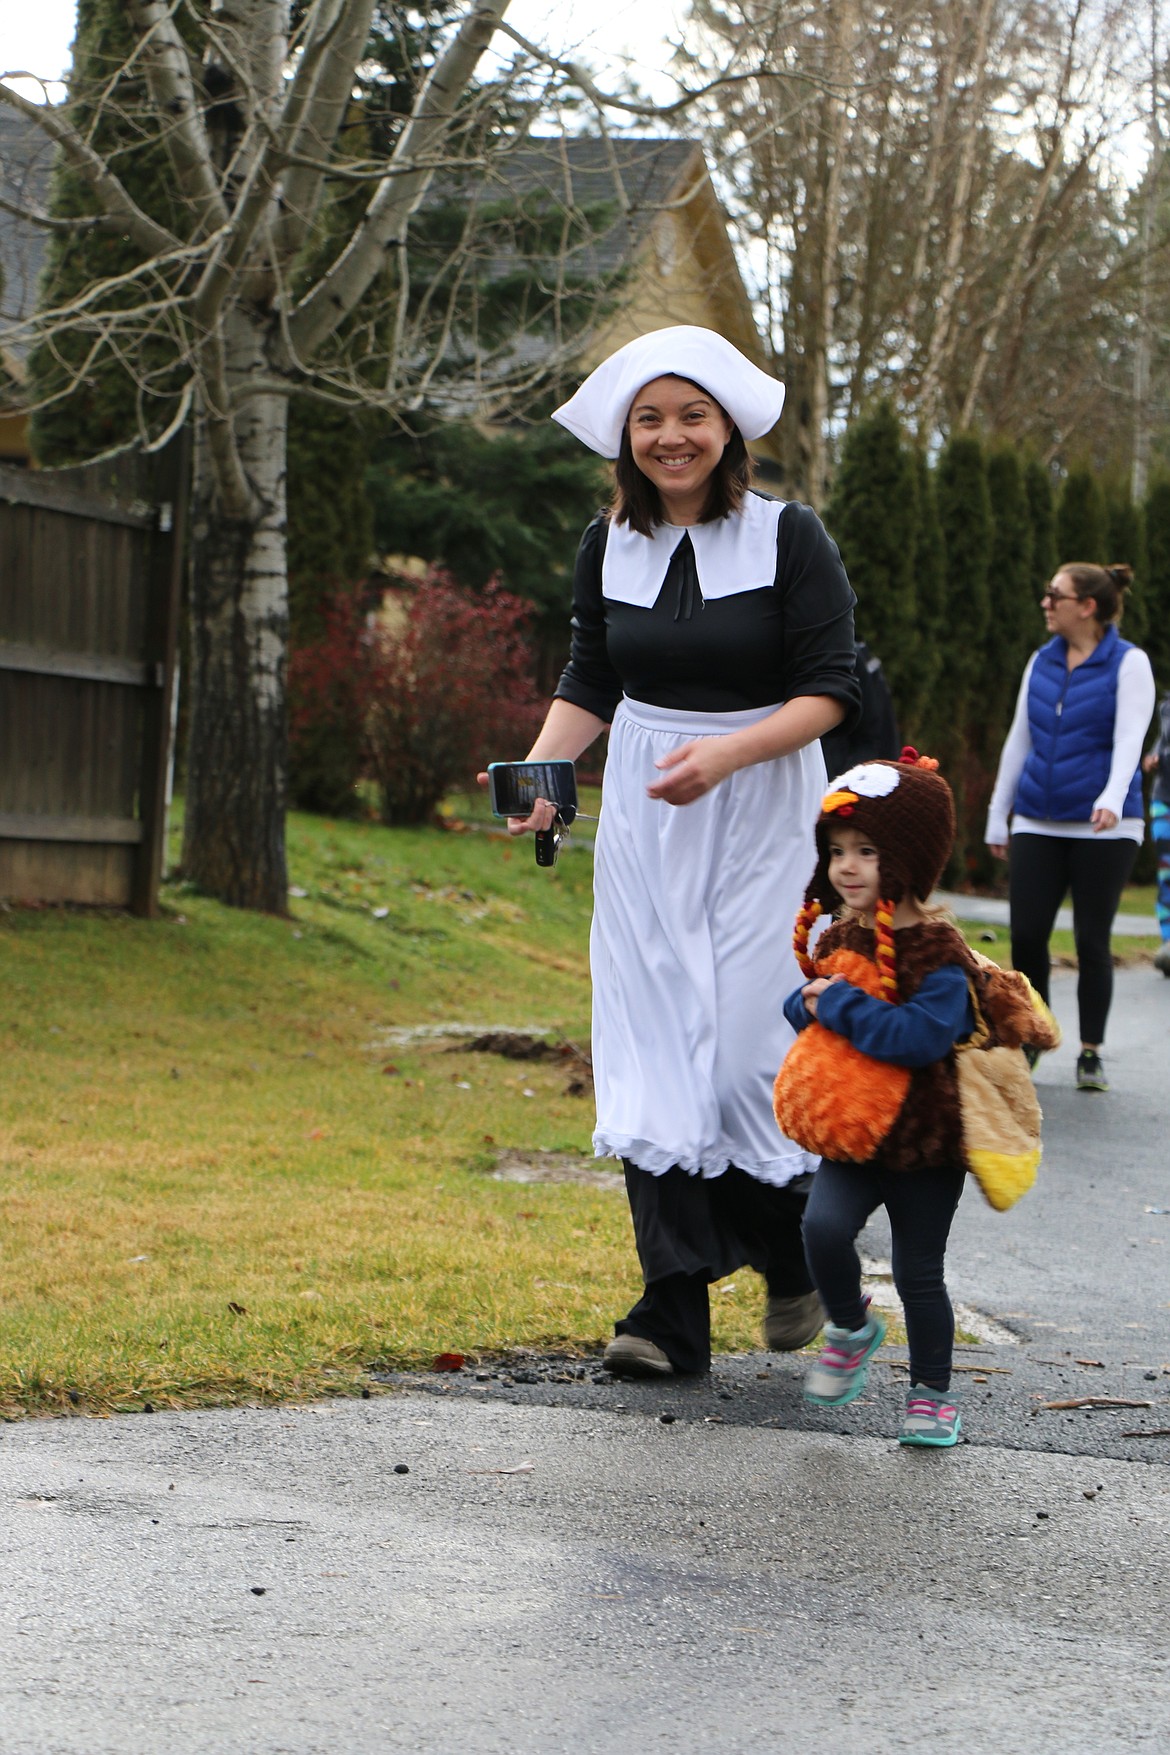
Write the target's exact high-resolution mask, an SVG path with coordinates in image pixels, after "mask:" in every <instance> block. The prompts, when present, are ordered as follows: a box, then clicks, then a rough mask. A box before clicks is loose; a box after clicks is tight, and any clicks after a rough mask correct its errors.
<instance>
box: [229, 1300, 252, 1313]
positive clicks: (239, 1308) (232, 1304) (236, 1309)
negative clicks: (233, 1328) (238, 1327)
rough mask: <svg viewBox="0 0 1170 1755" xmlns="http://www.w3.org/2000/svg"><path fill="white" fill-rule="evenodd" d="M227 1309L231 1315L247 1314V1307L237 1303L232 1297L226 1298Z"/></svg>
mask: <svg viewBox="0 0 1170 1755" xmlns="http://www.w3.org/2000/svg"><path fill="white" fill-rule="evenodd" d="M228 1309H229V1310H230V1311H231V1313H232V1315H233V1316H247V1314H248V1311H247V1307H246V1306H245V1305H243V1304H237V1303H236V1301H235V1299H234V1298H229V1299H228Z"/></svg>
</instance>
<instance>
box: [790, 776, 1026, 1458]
mask: <svg viewBox="0 0 1170 1755" xmlns="http://www.w3.org/2000/svg"><path fill="white" fill-rule="evenodd" d="M937 768H938V763H937V762H935V761H932V760H931V759H930V758H928V757H920V756H918V754H917V752H916V751H914V750H911V749H907V750H904V751H903V753H902V757H901V760H900V761H897V762H889V761H875V762H865V763H862V764H861V765H860V766H858V767H855V768H851V769H850V770H849V771H848V772H847V773H846V774H844V775H842V776H841V777H840V779H838V780H835V781H833V782H832V784H831V786H830V789H829V791H828V793H827V794H826V796H825V799H824V803H823V806H822V810H821V815H820V818H819V820H818V823H817V856H818V857H817V867H816V871H815V872H814V874H813V878H812V881H811V883H810V884H809V887H808V890H807V892H806V895H805V905H804V907H803V909H802V910H801V913H800V915H799V916H798V919H797V930H796V945H797V956H798V959H799V961H800V963H801V967H802V968H803V969H804V971H805V973H806V974H807V975H808V976H809V980H808V981H807V982H806V983H805V984H804V985H803V986H801V987H799V988H798V989H797V990H796V991H795V992H794V993H792V994H790V995H789V997H788V999H787V1001H786V1002H785V1006H784V1013H785V1016H786V1017H787V1019H788V1021H789V1023H790V1024H792V1025H793V1027H794V1028H795V1029H796V1030H797V1031H798V1033H799V1034H798V1038H797V1042H796V1044H795V1046H794V1047H793V1048H792V1049H791V1050H790V1051H789V1054H788V1057H787V1059H786V1060H785V1062H784V1065H783V1067H782V1068H781V1071H780V1074H779V1076H778V1078H777V1080H776V1093H775V1106H776V1116H777V1120H778V1121H779V1123H780V1126H781V1127H782V1128H783V1130H784V1132H785V1133H786V1134H788V1135H789V1136H790V1137H791V1138H792V1139H795V1140H797V1141H798V1142H799V1143H800V1144H801V1145H802V1146H804V1147H805V1148H806V1149H807V1150H809V1151H813V1152H819V1153H821V1155H822V1162H821V1166H820V1168H819V1169H818V1171H817V1173H816V1177H815V1179H814V1183H813V1192H812V1195H811V1196H810V1198H809V1203H808V1207H807V1210H806V1213H805V1219H804V1243H805V1253H806V1255H807V1257H808V1264H809V1268H810V1271H811V1273H812V1277H813V1279H814V1281H815V1283H816V1287H817V1290H818V1291H819V1293H820V1295H821V1299H822V1302H823V1303H824V1305H825V1307H826V1309H827V1310H828V1312H829V1316H830V1322H829V1325H828V1327H827V1328H826V1331H825V1340H824V1346H823V1350H822V1352H821V1354H820V1357H819V1358H818V1360H817V1362H816V1364H815V1365H814V1366H813V1368H812V1370H811V1371H810V1373H809V1376H808V1378H807V1380H806V1383H805V1396H806V1398H807V1399H808V1400H809V1401H811V1402H815V1403H817V1404H818V1405H820V1406H822V1407H840V1406H842V1405H843V1404H844V1403H846V1402H850V1401H852V1400H853V1399H854V1398H855V1397H856V1396H857V1395H858V1394H859V1393H860V1392H861V1390H862V1388H863V1387H864V1384H865V1380H866V1371H867V1366H868V1362H869V1360H870V1358H871V1357H872V1356H873V1354H874V1353H875V1352H876V1351H877V1349H878V1347H879V1346H880V1345H881V1343H882V1340H883V1338H884V1336H885V1325H884V1323H883V1322H882V1320H881V1318H880V1317H879V1316H878V1315H877V1314H876V1313H875V1312H873V1311H871V1310H870V1309H869V1300H868V1299H867V1298H864V1297H863V1295H862V1291H861V1264H860V1261H859V1259H858V1255H857V1250H856V1246H855V1240H856V1238H857V1235H858V1233H859V1232H860V1230H861V1229H862V1227H863V1226H864V1224H865V1223H866V1221H867V1220H868V1218H869V1216H870V1214H871V1213H872V1212H874V1210H875V1209H876V1208H877V1207H879V1206H884V1207H885V1208H886V1212H887V1214H888V1217H889V1221H890V1231H891V1237H892V1242H893V1251H892V1253H893V1273H894V1283H895V1285H896V1287H897V1289H898V1293H899V1296H900V1297H901V1299H902V1303H903V1306H904V1309H905V1314H906V1335H907V1340H908V1343H909V1350H910V1384H911V1387H910V1392H909V1395H908V1398H907V1404H906V1412H905V1415H904V1417H903V1421H902V1428H901V1432H900V1434H899V1437H900V1440H901V1442H902V1443H904V1444H916V1445H933V1446H949V1445H952V1444H954V1443H956V1442H957V1440H958V1436H959V1427H960V1420H959V1413H958V1409H957V1407H956V1405H955V1398H954V1396H953V1395H952V1394H951V1389H950V1383H951V1365H952V1353H953V1349H954V1333H955V1325H954V1316H953V1314H952V1311H951V1304H950V1299H949V1297H948V1296H947V1289H946V1283H945V1280H944V1277H943V1273H944V1258H945V1254H946V1245H947V1238H948V1235H949V1233H950V1228H951V1222H952V1220H953V1218H954V1214H955V1209H956V1207H957V1206H958V1203H959V1197H960V1195H961V1194H962V1191H963V1183H964V1178H965V1176H966V1173H967V1171H968V1169H977V1170H979V1172H980V1174H981V1180H983V1174H982V1173H983V1171H984V1169H985V1164H984V1162H983V1161H982V1156H985V1155H982V1156H981V1162H980V1163H979V1164H978V1165H977V1164H975V1163H974V1161H973V1158H974V1154H973V1153H972V1151H971V1150H970V1148H969V1144H968V1142H966V1141H965V1138H964V1124H965V1122H966V1123H967V1125H968V1132H970V1128H971V1123H970V1118H969V1117H967V1116H966V1115H965V1114H964V1110H963V1106H962V1102H961V1097H960V1079H959V1076H958V1072H957V1067H956V1050H957V1049H959V1051H960V1052H965V1045H966V1044H968V1043H974V1042H978V1044H979V1046H980V1047H981V1048H982V1047H984V1046H986V1047H991V1048H994V1049H996V1050H997V1051H1000V1052H1002V1051H1008V1058H1009V1059H1010V1061H1011V1063H1012V1067H1013V1069H1014V1070H1015V1071H1016V1072H1017V1073H1018V1074H1019V1076H1020V1078H1021V1080H1022V1082H1023V1083H1024V1084H1026V1085H1027V1087H1028V1090H1029V1092H1030V1090H1031V1086H1030V1081H1029V1080H1028V1079H1027V1066H1026V1062H1025V1060H1024V1056H1023V1054H1022V1053H1021V1052H1020V1049H1021V1047H1022V1046H1023V1045H1024V1044H1032V1045H1034V1046H1036V1047H1039V1048H1049V1047H1052V1046H1054V1045H1055V1043H1056V1041H1057V1040H1058V1039H1059V1032H1058V1031H1057V1028H1056V1025H1055V1021H1054V1020H1053V1019H1052V1017H1051V1014H1049V1013H1048V1012H1047V1011H1046V1009H1045V1008H1042V1007H1040V1006H1038V1004H1037V1003H1036V1001H1035V996H1034V995H1033V994H1032V992H1031V989H1030V988H1029V987H1028V984H1027V982H1026V981H1025V980H1024V978H1023V976H1019V975H1016V974H1013V973H1009V972H1005V971H1003V970H1000V969H997V968H996V967H995V966H994V965H992V964H989V963H988V962H987V960H986V959H985V958H980V957H978V956H977V955H976V954H975V953H974V952H973V951H971V950H970V948H969V947H968V945H967V944H966V942H965V941H964V939H963V937H962V935H961V934H960V933H959V931H958V929H957V928H956V927H955V926H954V925H953V924H952V923H951V922H950V920H949V919H948V918H946V917H945V916H943V915H942V914H941V913H940V912H939V911H937V910H931V909H928V908H927V907H926V905H925V904H926V901H927V898H928V896H929V895H930V892H931V890H932V889H933V888H934V886H935V884H936V883H937V882H938V880H939V877H940V876H941V874H942V871H943V867H944V866H945V864H946V862H947V859H948V857H949V855H950V851H951V845H952V842H953V840H954V833H955V811H954V801H953V799H952V797H951V790H950V787H949V786H948V785H947V783H946V781H945V780H943V778H942V777H941V775H940V774H938V772H937ZM826 907H831V908H840V909H841V910H842V913H841V916H840V918H838V919H837V920H836V921H835V922H834V924H833V925H832V926H831V927H829V928H828V930H827V931H826V932H824V933H823V934H822V935H821V937H820V939H819V940H818V941H817V943H816V947H815V956H814V957H811V958H810V956H809V953H808V941H809V932H810V929H811V927H812V924H813V922H814V921H815V920H816V918H817V916H818V915H819V914H820V913H821V912H822V911H823V909H824V908H826ZM979 1058H982V1057H981V1056H980V1057H979ZM1030 1100H1031V1101H1032V1102H1034V1098H1031V1099H1030ZM1038 1123H1039V1111H1038V1109H1036V1110H1035V1124H1036V1139H1035V1147H1034V1151H1033V1152H1031V1153H1030V1154H1028V1165H1029V1170H1028V1179H1030V1175H1031V1174H1034V1169H1035V1162H1036V1160H1037V1159H1038V1158H1039V1140H1038ZM1002 1156H1003V1155H1002V1154H997V1155H996V1154H993V1155H992V1157H995V1158H1000V1157H1002ZM1005 1161H1006V1160H1005ZM1025 1185H1026V1183H1025ZM993 1187H994V1185H992V1184H990V1183H987V1182H985V1192H987V1193H988V1198H989V1199H991V1200H992V1202H993V1204H995V1205H1006V1204H1010V1200H1011V1198H1014V1194H1015V1193H1016V1192H1019V1188H1018V1187H1017V1188H1016V1189H1015V1190H1014V1191H1012V1192H1011V1193H1010V1194H1001V1193H1000V1192H998V1191H993Z"/></svg>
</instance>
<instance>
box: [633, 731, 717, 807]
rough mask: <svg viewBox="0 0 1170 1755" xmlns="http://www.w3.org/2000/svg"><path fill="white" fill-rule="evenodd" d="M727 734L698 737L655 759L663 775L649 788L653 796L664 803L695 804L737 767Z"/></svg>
mask: <svg viewBox="0 0 1170 1755" xmlns="http://www.w3.org/2000/svg"><path fill="white" fill-rule="evenodd" d="M728 741H729V740H728V739H727V738H725V737H697V738H695V739H693V740H692V742H690V743H684V744H681V745H680V746H679V748H678V749H676V750H671V751H670V752H669V754H668V755H665V756H663V757H661V758H660V760H659V761H657V762H655V764H654V766H655V767H656V768H661V769H662V770H663V771H664V772H663V776H662V779H661V780H656V781H655V782H654V784H653V785H652V786H648V787H647V788H646V791H647V793H648V794H649V796H650V797H651V798H660V799H662V801H663V803H664V804H693V803H694V802H695V800H696V798H702V796H703V794H704V793H705V792H710V790H711V788H712V787H713V786H718V784H719V782H720V781H721V780H726V778H727V776H728V775H729V774H730V773H732V772H733V771H734V768H735V763H734V761H733V760H732V759H731V758H730V752H729V751H728V749H727V747H726V746H727V743H728Z"/></svg>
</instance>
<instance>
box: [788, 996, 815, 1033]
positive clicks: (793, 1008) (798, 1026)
mask: <svg viewBox="0 0 1170 1755" xmlns="http://www.w3.org/2000/svg"><path fill="white" fill-rule="evenodd" d="M784 1016H785V1017H786V1018H787V1019H788V1022H789V1023H790V1024H791V1025H792V1028H793V1029H794V1030H795V1031H796V1033H797V1035H799V1034H800V1032H801V1031H802V1030H804V1029H806V1028H807V1027H808V1025H809V1024H811V1023H812V1014H811V1013H810V1012H809V1010H808V1008H807V1007H806V1005H805V1003H804V987H803V985H802V986H800V987H794V988H793V990H792V992H791V993H790V994H789V995H788V998H787V999H786V1000H785V1001H784Z"/></svg>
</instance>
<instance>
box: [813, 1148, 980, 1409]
mask: <svg viewBox="0 0 1170 1755" xmlns="http://www.w3.org/2000/svg"><path fill="white" fill-rule="evenodd" d="M964 1177H965V1172H964V1171H963V1169H962V1168H961V1167H960V1166H958V1165H951V1164H944V1165H938V1166H934V1165H931V1166H930V1167H928V1168H925V1169H922V1170H886V1169H885V1168H884V1167H883V1166H882V1164H881V1163H880V1162H879V1161H877V1160H873V1161H871V1162H870V1163H868V1164H838V1163H835V1162H834V1161H833V1159H831V1158H826V1159H824V1160H823V1162H822V1164H821V1167H820V1169H819V1170H818V1171H817V1173H816V1175H815V1176H814V1177H813V1186H812V1193H811V1194H810V1195H809V1197H808V1206H807V1207H806V1208H805V1214H804V1252H805V1255H806V1256H807V1257H808V1265H809V1267H810V1269H811V1270H812V1277H813V1279H814V1280H815V1281H816V1286H817V1291H818V1292H819V1293H820V1295H821V1302H822V1303H823V1304H824V1306H825V1309H826V1310H827V1311H828V1313H829V1319H830V1321H832V1322H834V1323H835V1324H836V1325H837V1327H838V1328H847V1329H849V1330H850V1331H852V1332H856V1330H857V1329H859V1328H860V1327H861V1326H862V1324H863V1323H864V1321H865V1305H864V1303H863V1300H862V1295H861V1261H860V1258H859V1257H858V1254H857V1248H856V1238H857V1234H858V1232H859V1231H860V1230H861V1228H862V1226H863V1225H864V1224H865V1222H866V1220H867V1219H868V1218H869V1216H870V1214H871V1213H872V1212H875V1211H876V1210H877V1208H878V1207H881V1206H884V1207H885V1209H886V1213H887V1215H888V1217H889V1221H890V1237H891V1242H892V1250H891V1266H892V1268H893V1270H894V1285H895V1286H896V1287H897V1289H898V1296H899V1297H900V1298H901V1300H902V1307H903V1309H904V1311H905V1313H906V1339H907V1342H908V1343H909V1347H910V1381H911V1383H921V1384H924V1385H926V1387H927V1388H929V1389H938V1390H948V1389H949V1388H950V1387H951V1361H952V1358H953V1355H954V1348H955V1317H954V1312H953V1311H952V1309H951V1301H950V1298H949V1296H948V1295H947V1287H946V1281H945V1279H944V1277H943V1272H944V1264H945V1259H946V1250H947V1238H948V1237H949V1236H950V1231H951V1221H952V1220H953V1218H954V1216H955V1208H956V1207H957V1206H958V1204H959V1198H960V1196H961V1195H962V1192H963V1181H964Z"/></svg>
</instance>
